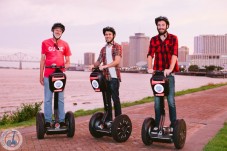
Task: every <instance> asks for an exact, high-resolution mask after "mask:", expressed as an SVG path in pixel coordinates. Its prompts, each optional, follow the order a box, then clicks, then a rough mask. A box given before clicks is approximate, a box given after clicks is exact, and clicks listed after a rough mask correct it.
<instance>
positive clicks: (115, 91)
mask: <svg viewBox="0 0 227 151" xmlns="http://www.w3.org/2000/svg"><path fill="white" fill-rule="evenodd" d="M106 84H107V91H106V92H103V93H105V94H106V98H105V97H103V99H105V100H106V103H107V104H106V103H105V101H104V106H105V108H106V112H107V117H106V121H112V120H113V119H112V118H113V116H112V102H111V97H112V100H113V103H114V112H115V117H117V116H119V115H121V103H120V98H119V87H120V82H119V80H118V79H117V78H112V79H111V80H110V81H108V80H106ZM105 94H103V96H104V95H105Z"/></svg>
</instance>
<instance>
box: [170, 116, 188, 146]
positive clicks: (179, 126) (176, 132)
mask: <svg viewBox="0 0 227 151" xmlns="http://www.w3.org/2000/svg"><path fill="white" fill-rule="evenodd" d="M186 130H187V129H186V123H185V121H184V120H183V119H180V120H177V121H176V124H175V127H174V129H173V142H174V146H175V147H176V149H181V148H183V147H184V144H185V140H186Z"/></svg>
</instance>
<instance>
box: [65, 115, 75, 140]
mask: <svg viewBox="0 0 227 151" xmlns="http://www.w3.org/2000/svg"><path fill="white" fill-rule="evenodd" d="M65 123H66V125H67V129H68V130H67V137H73V136H74V133H75V118H74V114H73V112H71V111H68V112H67V113H66V114H65Z"/></svg>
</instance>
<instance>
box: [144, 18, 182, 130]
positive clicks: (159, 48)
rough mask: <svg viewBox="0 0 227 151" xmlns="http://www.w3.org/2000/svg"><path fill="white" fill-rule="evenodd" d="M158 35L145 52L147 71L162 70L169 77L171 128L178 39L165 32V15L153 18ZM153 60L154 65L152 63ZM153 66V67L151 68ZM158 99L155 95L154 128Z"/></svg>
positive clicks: (166, 23)
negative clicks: (146, 52)
mask: <svg viewBox="0 0 227 151" xmlns="http://www.w3.org/2000/svg"><path fill="white" fill-rule="evenodd" d="M155 24H156V26H157V30H158V33H159V34H158V35H156V36H154V37H152V38H151V40H150V46H149V51H148V54H147V60H148V73H151V74H153V73H154V71H155V70H159V71H163V72H164V75H165V76H166V77H167V78H168V79H169V95H168V96H167V101H168V105H169V116H170V121H171V124H170V127H171V130H173V127H174V123H175V121H176V106H175V99H174V95H175V79H174V76H173V73H174V72H178V71H179V67H178V63H177V57H178V39H177V36H175V35H172V34H170V33H168V32H167V29H168V28H169V20H168V18H166V17H163V16H160V17H157V18H156V19H155ZM153 61H154V65H153ZM152 66H153V68H152ZM160 99H163V97H156V96H155V125H156V126H155V128H154V130H156V129H158V128H157V127H158V125H159V122H160V118H161V111H160V106H161V105H162V104H160Z"/></svg>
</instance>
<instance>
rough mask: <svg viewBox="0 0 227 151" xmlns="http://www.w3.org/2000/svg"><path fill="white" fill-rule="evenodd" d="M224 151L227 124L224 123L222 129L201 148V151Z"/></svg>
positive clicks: (226, 140)
mask: <svg viewBox="0 0 227 151" xmlns="http://www.w3.org/2000/svg"><path fill="white" fill-rule="evenodd" d="M224 150H227V122H225V123H224V127H223V128H222V129H221V130H220V131H219V132H218V133H217V134H216V136H215V137H214V138H213V139H212V140H211V141H209V143H208V144H207V145H206V146H205V147H204V148H203V151H224Z"/></svg>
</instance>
